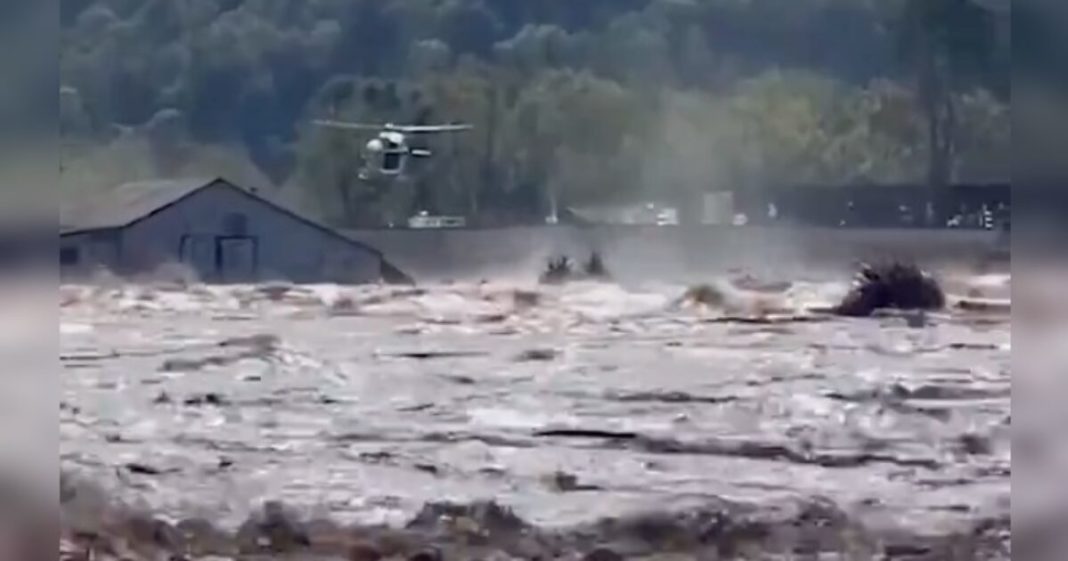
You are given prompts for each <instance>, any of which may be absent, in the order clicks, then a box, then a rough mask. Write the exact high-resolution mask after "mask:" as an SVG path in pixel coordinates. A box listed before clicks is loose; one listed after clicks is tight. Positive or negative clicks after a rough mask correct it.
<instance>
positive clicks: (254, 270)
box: [59, 178, 403, 283]
mask: <svg viewBox="0 0 1068 561" xmlns="http://www.w3.org/2000/svg"><path fill="white" fill-rule="evenodd" d="M59 259H60V270H61V272H62V274H63V277H64V278H66V279H70V278H72V277H75V278H76V277H84V276H87V275H91V274H93V273H94V272H96V271H98V270H100V269H105V270H107V271H109V272H111V273H113V274H116V275H119V276H123V277H131V276H142V275H151V274H153V273H155V272H159V271H161V270H162V269H164V268H166V267H169V266H176V267H175V268H176V269H177V270H180V271H186V272H189V273H192V274H193V275H195V276H196V278H198V279H200V280H202V281H204V282H213V283H239V282H255V281H262V280H287V281H292V282H300V283H310V282H344V283H365V282H375V281H378V280H387V281H393V280H402V277H403V275H402V274H401V273H400V272H399V271H397V270H396V269H395V268H393V267H392V266H391V265H390V264H389V263H387V262H386V260H385V259H384V257H383V256H382V254H381V253H380V252H379V251H378V250H376V249H374V248H371V247H369V246H366V245H364V244H361V243H359V242H357V241H354V240H352V239H350V238H347V237H345V236H343V235H341V234H340V233H338V232H336V231H334V230H332V229H330V228H328V227H326V226H324V225H322V224H320V223H319V222H317V221H315V220H312V219H311V218H308V217H305V216H303V215H301V214H299V213H297V212H295V211H294V210H292V209H289V208H287V207H286V206H284V205H282V204H280V203H278V202H275V201H272V200H270V199H269V198H267V197H265V196H263V195H262V194H260V193H258V192H257V191H256V190H254V189H246V188H243V187H240V186H237V185H235V184H234V183H231V182H229V181H227V180H225V179H221V178H214V179H187V180H173V181H150V182H139V183H130V184H126V185H122V186H119V187H117V188H115V189H112V190H110V191H107V192H104V193H98V194H95V195H94V196H93V197H92V198H91V199H88V200H83V201H76V202H73V203H72V204H69V205H66V206H65V207H64V209H63V212H62V213H61V218H60V248H59Z"/></svg>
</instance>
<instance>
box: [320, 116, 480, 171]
mask: <svg viewBox="0 0 1068 561" xmlns="http://www.w3.org/2000/svg"><path fill="white" fill-rule="evenodd" d="M314 124H315V125H316V126H320V127H326V128H333V129H341V130H351V131H377V132H378V134H377V135H376V136H375V138H373V139H371V140H370V141H368V142H367V145H366V146H365V151H364V155H363V156H364V162H365V164H364V167H363V168H362V169H361V170H360V179H361V180H364V181H369V180H372V179H396V178H400V177H403V176H404V175H405V171H406V170H407V168H408V158H429V157H431V156H432V155H433V153H432V152H431V151H430V150H428V149H426V148H417V147H413V146H412V145H411V144H409V143H408V137H409V136H415V135H427V134H444V133H452V132H463V131H469V130H471V129H473V128H474V127H473V126H471V125H467V124H449V125H395V124H393V123H385V124H382V125H372V124H365V123H349V122H342V121H330V120H317V121H314Z"/></svg>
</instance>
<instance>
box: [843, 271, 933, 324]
mask: <svg viewBox="0 0 1068 561" xmlns="http://www.w3.org/2000/svg"><path fill="white" fill-rule="evenodd" d="M945 306H946V295H945V293H944V292H943V291H942V287H941V286H940V285H939V283H938V281H937V280H936V279H935V278H934V277H932V276H931V275H929V274H928V273H926V272H924V271H923V270H922V269H920V268H919V267H917V266H916V265H906V264H902V263H896V262H894V263H887V264H881V265H868V264H864V265H862V266H861V270H860V272H859V273H858V274H857V277H856V279H855V281H854V283H853V287H852V288H851V289H850V291H849V293H847V294H846V296H845V298H843V299H842V301H841V303H839V304H838V306H836V307H835V309H834V312H835V313H836V314H838V315H842V316H849V317H868V316H871V315H872V314H873V313H875V312H876V311H877V310H888V309H893V310H941V309H943V308H945Z"/></svg>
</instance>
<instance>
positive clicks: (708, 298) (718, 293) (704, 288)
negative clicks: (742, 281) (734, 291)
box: [682, 284, 726, 307]
mask: <svg viewBox="0 0 1068 561" xmlns="http://www.w3.org/2000/svg"><path fill="white" fill-rule="evenodd" d="M682 301H683V302H691V303H694V304H703V305H705V306H716V307H718V306H722V305H723V303H724V302H725V301H726V297H725V296H724V295H723V291H722V290H720V289H718V288H716V287H714V286H712V285H710V284H699V285H697V286H693V287H690V289H689V290H687V291H686V294H684V295H683V297H682Z"/></svg>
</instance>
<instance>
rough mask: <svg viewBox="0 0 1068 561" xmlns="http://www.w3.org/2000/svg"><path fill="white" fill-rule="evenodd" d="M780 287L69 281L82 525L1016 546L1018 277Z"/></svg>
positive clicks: (683, 544)
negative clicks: (907, 307)
mask: <svg viewBox="0 0 1068 561" xmlns="http://www.w3.org/2000/svg"><path fill="white" fill-rule="evenodd" d="M765 280H767V281H768V283H769V284H770V285H771V288H769V289H768V291H767V292H747V291H744V290H735V289H732V288H731V287H730V286H727V284H728V283H726V281H723V280H719V281H716V282H719V283H721V284H724V285H725V287H726V288H724V290H725V292H726V293H727V299H726V302H724V303H723V304H722V305H721V306H718V307H715V308H709V307H705V306H700V305H697V304H694V303H692V302H687V301H680V300H679V297H680V296H681V295H682V294H684V293H685V291H686V286H685V285H682V284H670V283H631V284H628V285H626V286H619V285H616V284H612V283H593V282H588V283H587V282H580V283H572V284H566V285H562V286H552V287H546V286H538V285H536V284H534V283H530V282H527V283H524V282H515V281H508V282H505V281H498V282H483V283H455V284H438V285H433V286H423V287H419V288H397V287H339V286H313V287H287V286H281V285H264V286H234V287H203V286H182V287H166V286H155V287H149V286H118V285H115V286H104V287H101V286H98V287H90V286H65V287H63V289H62V292H61V298H62V299H63V302H62V305H61V314H60V319H61V325H62V327H61V336H60V344H61V355H62V364H63V374H62V380H61V383H62V403H61V406H60V451H61V465H62V468H63V469H64V472H65V474H66V481H65V482H64V484H65V486H68V487H70V489H71V490H68V491H67V496H66V497H65V498H64V517H65V521H64V524H65V526H66V527H67V528H68V529H81V530H82V531H83V533H84V532H86V531H89V530H92V527H93V526H94V524H96V525H98V526H99V524H100V522H99V520H100V519H101V518H102V516H101V514H100V513H101V512H104V511H109V512H111V511H114V512H120V511H124V512H133V511H136V512H141V513H150V514H151V515H152V516H155V517H157V518H159V519H161V520H163V521H166V522H167V523H168V524H173V523H176V522H178V521H180V520H190V519H200V520H206V521H210V522H211V524H212V525H214V526H216V527H217V528H219V529H220V531H227V530H230V531H232V530H234V529H237V528H239V527H240V526H241V525H242V523H243V522H245V521H247V520H249V518H250V517H252V518H253V519H258V518H257V517H259V518H262V517H263V516H264V514H263V513H262V512H261V510H262V505H263V504H264V503H265V502H267V501H278V502H280V503H283V504H284V505H286V509H287V512H290V513H292V514H289V515H288V516H291V517H293V518H299V519H304V520H311V519H317V520H330V521H331V524H335V525H352V526H353V527H363V528H368V527H376V526H383V527H384V526H388V527H392V528H402V527H405V526H407V527H408V528H409V529H410V530H411V529H413V528H414V529H423V530H425V529H426V527H428V525H430V526H433V527H434V528H435V529H436V530H435V531H437V530H440V528H439V526H440V521H438V520H437V518H440V517H442V516H445V515H446V514H448V513H450V512H452V511H450V508H452V509H461V510H462V512H463V515H462V516H460V515H457V514H456V513H455V512H452V514H451V518H449V519H456V518H457V517H458V516H459V517H460V518H461V519H468V518H470V519H473V520H475V523H476V524H480V525H485V526H487V527H489V526H493V525H494V524H496V525H498V526H500V525H504V526H507V527H511V526H508V524H510V523H514V524H515V525H519V526H522V527H523V528H525V529H526V530H524V532H525V533H524V534H523V535H525V536H528V537H529V536H531V535H536V536H540V537H539V538H538V539H539V540H541V541H539V542H538V543H543V542H544V543H549V542H548V541H546V540H549V538H548V537H546V536H552V537H553V538H552V540H555V541H552V543H553V544H555V545H553V546H552V547H551V548H550V546H548V545H545V546H544V547H546V548H549V549H546V550H545V551H550V550H551V551H550V553H545V552H543V553H542V554H540V555H541V557H542V558H554V557H558V556H559V555H557V554H560V555H563V554H564V553H566V552H571V553H576V552H577V553H585V552H588V551H589V550H590V549H592V548H594V547H595V546H601V545H605V546H606V547H610V548H611V549H613V550H614V551H616V552H619V553H621V554H622V555H624V556H625V557H635V558H638V557H642V556H648V555H652V554H655V553H667V552H676V553H680V554H691V555H697V554H698V552H705V551H706V550H707V551H712V550H713V549H715V551H717V552H718V553H717V555H720V556H721V557H720V558H733V557H732V555H738V556H740V555H743V552H742V551H743V550H742V549H737V548H735V549H731V550H729V551H728V550H725V549H724V545H723V544H724V543H726V541H728V540H727V538H726V537H725V536H728V535H730V536H733V537H732V538H730V539H731V540H734V541H741V542H745V543H747V544H748V545H747V546H746V548H747V549H745V548H743V549H744V552H748V553H745V555H751V556H750V557H747V558H753V559H762V558H780V557H773V554H774V555H787V554H788V553H790V552H794V553H798V552H807V553H809V554H813V555H814V554H815V552H819V551H825V552H831V551H839V552H844V551H849V550H854V555H861V554H859V553H856V551H867V552H868V554H870V555H871V556H870V557H868V556H863V555H862V556H860V557H852V558H859V559H867V558H877V557H876V556H875V552H876V551H883V552H889V553H888V554H889V555H890V556H891V558H916V559H920V558H924V559H936V558H937V559H947V558H959V559H973V558H989V559H1008V558H1009V556H1010V555H1009V553H1008V545H1007V544H1008V517H1009V497H1010V479H1011V445H1010V444H1011V439H1010V434H1009V433H1010V430H1011V400H1010V394H1011V392H1010V387H1011V384H1010V378H1011V367H1010V351H1011V342H1010V320H1009V314H1008V301H1009V300H1008V299H1009V295H1008V293H1009V280H1008V277H1007V276H998V275H988V276H984V277H964V276H960V277H957V278H954V279H948V280H947V281H946V285H947V286H948V287H949V289H950V291H951V292H952V293H954V294H959V295H965V294H970V296H971V297H972V298H973V299H976V298H978V299H981V300H982V301H983V302H994V303H996V304H997V305H992V306H981V307H980V309H979V311H975V310H974V309H973V310H972V311H961V310H958V309H955V308H952V309H950V310H947V311H945V312H939V313H927V314H887V315H884V316H880V317H876V318H869V319H841V318H833V317H828V316H825V315H821V314H819V313H817V312H813V311H812V310H815V309H819V308H820V307H822V306H825V305H827V304H829V303H831V302H834V301H836V300H837V299H838V298H839V297H840V296H841V295H842V294H843V293H844V291H845V290H846V289H847V288H848V285H847V284H845V283H844V282H839V281H832V280H827V279H826V278H824V279H819V278H812V279H798V278H793V279H765ZM844 280H848V279H847V278H846V279H844ZM777 281H791V282H790V283H789V284H782V283H781V282H777ZM784 288H785V291H783V290H782V289H784ZM951 300H954V299H951ZM954 302H955V300H954ZM74 481H77V483H74ZM446 503H447V504H451V505H455V506H453V507H448V506H447V505H446ZM487 505H499V506H500V507H502V508H503V509H505V510H503V511H501V512H506V513H507V516H514V520H513V519H512V518H507V516H506V515H505V514H502V513H501V512H498V510H497V509H494V508H489V507H488V506H487ZM272 508H273V507H272ZM488 508H489V512H488V513H487V509H488ZM436 517H437V518H436ZM650 517H651V518H650ZM502 518H507V520H505V521H504V522H502V521H501V520H500V519H502ZM428 519H434V521H433V522H428ZM650 519H652V520H654V521H653V522H650V521H649V520H650ZM628 520H629V521H632V522H633V521H635V520H637V521H639V522H635V524H638V526H636V527H633V526H627V525H626V524H625V523H624V522H620V521H628ZM643 520H644V521H645V522H641V521H643ZM612 521H616V522H615V523H614V524H613V523H612ZM656 521H659V522H656ZM506 522H507V523H506ZM245 526H246V528H247V527H248V524H246V525H245ZM635 528H637V529H635ZM650 528H651V529H650ZM710 528H713V529H714V530H715V531H713V529H710ZM754 528H757V529H756V530H754ZM96 530H100V529H99V528H96ZM383 531H384V530H383ZM710 532H712V533H711V534H710ZM716 532H718V533H716ZM731 532H734V533H733V534H732V533H731ZM426 533H427V535H430V534H433V532H431V531H430V530H426ZM491 533H492V532H491ZM713 534H715V536H718V537H710V536H712V535H713ZM636 536H637V537H636ZM813 536H815V537H813ZM427 539H428V540H430V541H433V539H437V538H433V539H432V538H427ZM487 539H488V541H487V542H486V543H483V544H482V546H484V547H488V548H490V549H493V547H495V546H494V545H493V543H492V542H493V540H492V539H489V538H487ZM502 539H503V538H502ZM529 539H533V538H529ZM313 541H314V540H313ZM505 541H507V540H505ZM301 543H304V542H301ZM508 543H509V544H512V545H507V546H506V545H503V544H504V542H502V545H500V550H501V551H504V552H507V553H509V554H510V555H511V556H512V557H515V558H533V556H532V555H528V556H524V555H522V554H521V552H517V551H516V550H515V548H516V547H520V546H516V545H515V544H514V543H513V541H509V542H508ZM962 543H964V545H961V544H962ZM717 544H718V545H717ZM260 545H263V544H260ZM305 545H306V544H305ZM219 547H222V546H219ZM264 547H266V546H264ZM294 547H296V546H294ZM301 547H304V546H301ZM346 547H347V546H346ZM523 547H527V548H528V549H529V548H530V547H534V546H531V545H530V544H529V543H527V544H526V545H524V546H523ZM962 547H963V548H964V549H961V548H962ZM553 548H555V549H553ZM954 548H956V549H954ZM298 549H299V547H298ZM313 549H314V548H313ZM487 551H488V550H487ZM494 551H496V550H494ZM947 552H950V553H947ZM910 556H911V557H910ZM323 558H324V559H326V558H330V557H323ZM335 558H336V557H335ZM342 558H343V557H342ZM505 558H507V557H505ZM683 558H693V557H683ZM704 558H716V557H704ZM781 558H784V559H785V558H790V557H781ZM801 558H804V557H801ZM813 558H814V557H813Z"/></svg>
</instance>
